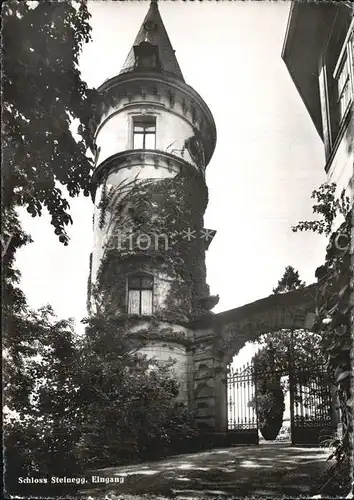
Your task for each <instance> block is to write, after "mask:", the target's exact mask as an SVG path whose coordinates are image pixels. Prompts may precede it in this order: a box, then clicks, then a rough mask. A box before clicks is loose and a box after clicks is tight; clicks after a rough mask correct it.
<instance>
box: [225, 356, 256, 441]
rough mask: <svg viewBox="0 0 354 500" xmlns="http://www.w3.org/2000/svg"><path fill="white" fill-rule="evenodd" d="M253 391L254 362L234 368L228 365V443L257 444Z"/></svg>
mask: <svg viewBox="0 0 354 500" xmlns="http://www.w3.org/2000/svg"><path fill="white" fill-rule="evenodd" d="M255 392H256V391H255V376H254V364H253V363H249V364H247V365H245V366H243V367H242V368H241V369H235V370H234V369H233V368H232V366H230V367H229V370H228V376H227V401H228V433H229V436H228V438H229V439H228V442H229V444H258V419H257V413H256V409H255V406H254V405H255V401H256V399H255V396H256V394H255Z"/></svg>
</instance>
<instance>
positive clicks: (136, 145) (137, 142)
mask: <svg viewBox="0 0 354 500" xmlns="http://www.w3.org/2000/svg"><path fill="white" fill-rule="evenodd" d="M143 141H144V134H134V141H133V149H143V148H144V142H143Z"/></svg>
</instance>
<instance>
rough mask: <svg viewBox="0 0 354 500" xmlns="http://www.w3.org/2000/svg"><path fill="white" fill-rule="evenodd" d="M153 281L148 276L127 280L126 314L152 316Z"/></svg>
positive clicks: (135, 276)
mask: <svg viewBox="0 0 354 500" xmlns="http://www.w3.org/2000/svg"><path fill="white" fill-rule="evenodd" d="M153 285H154V280H153V278H152V276H149V275H145V274H144V275H134V276H129V278H128V314H138V315H139V316H146V315H150V314H152V300H153Z"/></svg>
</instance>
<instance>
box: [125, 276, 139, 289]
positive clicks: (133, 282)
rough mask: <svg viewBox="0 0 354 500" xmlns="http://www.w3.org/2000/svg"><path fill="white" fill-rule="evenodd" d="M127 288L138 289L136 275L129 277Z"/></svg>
mask: <svg viewBox="0 0 354 500" xmlns="http://www.w3.org/2000/svg"><path fill="white" fill-rule="evenodd" d="M128 286H129V289H134V290H140V278H139V277H137V276H134V277H131V278H129V281H128Z"/></svg>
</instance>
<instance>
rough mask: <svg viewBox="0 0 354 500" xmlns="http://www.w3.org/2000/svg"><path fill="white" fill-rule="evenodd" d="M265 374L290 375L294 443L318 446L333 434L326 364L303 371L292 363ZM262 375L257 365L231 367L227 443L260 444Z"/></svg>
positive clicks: (330, 396)
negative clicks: (258, 407) (258, 397)
mask: <svg viewBox="0 0 354 500" xmlns="http://www.w3.org/2000/svg"><path fill="white" fill-rule="evenodd" d="M261 376H262V377H265V378H267V377H274V376H275V378H277V379H279V380H280V377H281V376H287V377H288V380H289V384H288V390H289V395H290V423H291V442H292V444H293V445H304V444H306V445H314V446H318V445H319V444H320V441H321V439H324V438H325V437H328V436H329V435H330V434H332V433H333V430H334V422H333V410H332V408H333V404H332V392H331V381H330V379H329V376H328V373H327V370H326V368H325V366H324V365H322V364H320V365H316V364H309V365H308V368H306V370H304V368H303V365H302V367H300V366H297V364H296V362H295V363H292V362H291V363H289V365H288V366H287V369H286V370H284V371H283V372H279V371H278V372H277V373H274V371H273V372H269V373H262V375H261ZM259 382H260V375H259V374H257V373H256V368H255V364H254V362H253V361H252V362H251V363H249V364H247V365H245V366H243V367H242V368H241V369H233V368H232V366H229V370H228V376H227V400H228V442H229V443H230V444H258V443H259V438H258V429H259V422H258V418H257V394H256V392H257V391H256V387H259Z"/></svg>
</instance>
